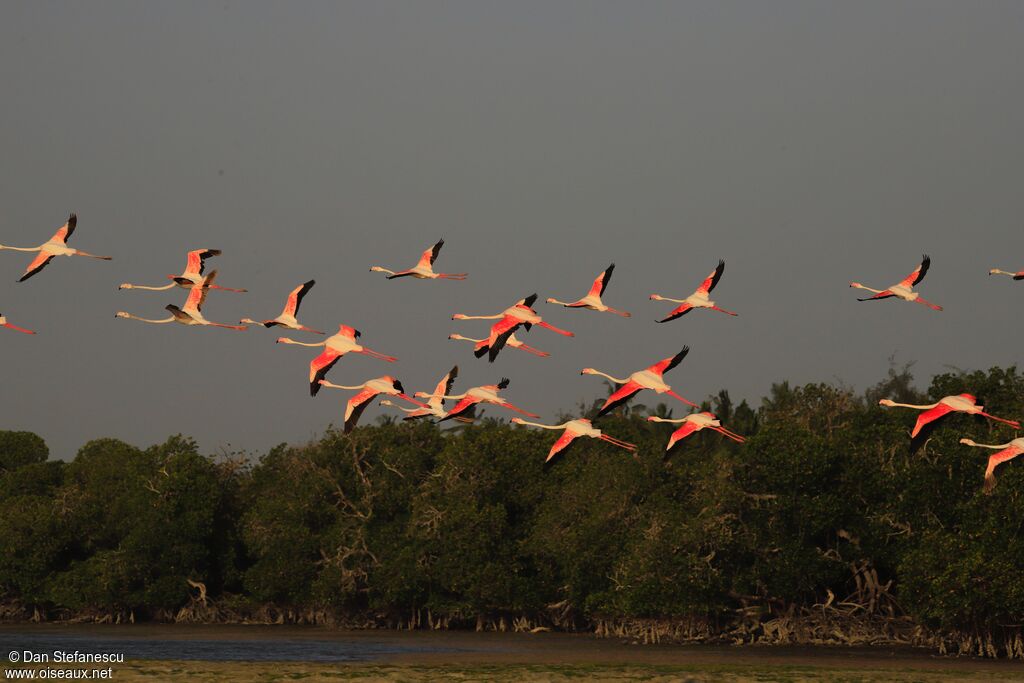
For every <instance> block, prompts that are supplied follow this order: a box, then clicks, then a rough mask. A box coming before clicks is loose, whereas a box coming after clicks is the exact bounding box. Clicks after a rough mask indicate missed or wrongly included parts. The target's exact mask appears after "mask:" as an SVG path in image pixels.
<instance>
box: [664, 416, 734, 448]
mask: <svg viewBox="0 0 1024 683" xmlns="http://www.w3.org/2000/svg"><path fill="white" fill-rule="evenodd" d="M647 420H648V421H649V422H668V423H670V424H677V425H682V426H681V427H679V428H678V429H676V430H675V431H674V432H672V436H670V437H669V439H668V445H667V446H665V453H666V455H667V454H668V453H669V452H670V451H671V450H672V449H673V448H675V447H676V446H677V445H678V444H679V442H680V441H681V440H682V439H685V438H686V437H688V436H690V435H691V434H695V433H697V432H699V431H700V430H702V429H710V430H712V431H715V432H718V433H719V434H721V435H723V436H725V437H728V438H730V439H732V440H733V441H735V442H737V443H743V442H744V441H746V439H744V438H743V437H742V436H740V435H739V434H736V433H735V432H731V431H729V430H728V429H726V428H725V427H723V426H722V423H721V422H720V421H719V419H718V418H717V417H715V415H714V413H711V412H708V411H704V412H701V413H691V414H690V415H687V416H686V417H684V418H682V419H681V420H673V419H671V418H665V417H657V416H655V415H652V416H651V417H648V418H647Z"/></svg>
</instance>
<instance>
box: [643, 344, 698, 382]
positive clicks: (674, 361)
mask: <svg viewBox="0 0 1024 683" xmlns="http://www.w3.org/2000/svg"><path fill="white" fill-rule="evenodd" d="M689 352H690V347H689V346H684V347H683V348H682V349H681V350H680V351H679V353H677V354H676V355H674V356H672V357H671V358H666V359H664V360H660V361H658V362H657V363H655V364H654V365H652V366H650V367H649V368H647V370H649V371H650V372H653V373H655V374H656V375H663V374H665V373H666V372H668V371H669V370H671V369H672V368H674V367H675V366H677V365H679V363H680V362H681V361H682V360H683V359H684V358H686V354H688V353H689Z"/></svg>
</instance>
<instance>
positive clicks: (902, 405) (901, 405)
mask: <svg viewBox="0 0 1024 683" xmlns="http://www.w3.org/2000/svg"><path fill="white" fill-rule="evenodd" d="M940 403H941V401H940ZM938 405H939V404H938V403H932V404H931V405H927V406H916V405H914V404H913V403H896V402H895V401H893V402H892V404H891V405H890V407H891V408H915V409H917V410H931V409H932V408H935V407H936V406H938Z"/></svg>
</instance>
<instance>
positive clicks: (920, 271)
mask: <svg viewBox="0 0 1024 683" xmlns="http://www.w3.org/2000/svg"><path fill="white" fill-rule="evenodd" d="M931 265H932V260H931V258H930V257H929V256H928V254H924V255H923V256H921V264H920V265H919V266H918V267H917V268H915V269H914V272H912V273H911V274H910V275H908V276H906V277H905V278H903V279H902V280H900V281H899V282H897V283H896V284H894V285H893V286H892V287H889V288H888V289H872V288H871V287H865V286H864V285H862V284H861V283H859V282H851V283H850V286H851V287H853V288H855V289H866V290H867V291H869V292H874V293H875V295H874V296H869V297H867V298H866V299H857V301H878V300H880V299H888V298H890V297H897V298H900V299H903V300H904V301H912V302H914V303H918V304H923V305H925V306H927V307H928V308H930V309H932V310H935V311H941V310H942V306H939V305H937V304H933V303H931V302H930V301H925V300H924V299H922V298H921V295H920V294H918V293H917V292H915V291H913V287H914V285H916V284H917V283H919V282H920V281H921V280H923V279H924V276H925V275H927V274H928V269H929V268H930V267H931Z"/></svg>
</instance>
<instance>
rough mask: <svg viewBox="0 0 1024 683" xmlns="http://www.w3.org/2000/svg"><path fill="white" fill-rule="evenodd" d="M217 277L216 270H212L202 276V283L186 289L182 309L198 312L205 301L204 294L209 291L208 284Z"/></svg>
mask: <svg viewBox="0 0 1024 683" xmlns="http://www.w3.org/2000/svg"><path fill="white" fill-rule="evenodd" d="M215 279H217V271H216V270H214V271H212V272H211V273H210V274H209V275H207V276H206V277H204V278H203V281H202V283H200V285H199V286H197V287H196V286H194V287H192V289H190V290H188V298H187V299H186V300H185V305H184V306H182V310H183V311H186V312H189V311H195V312H197V313H198V312H199V311H201V310H203V304H204V303H206V296H207V295H208V294H209V293H210V285H212V284H213V281H214V280H215Z"/></svg>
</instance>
